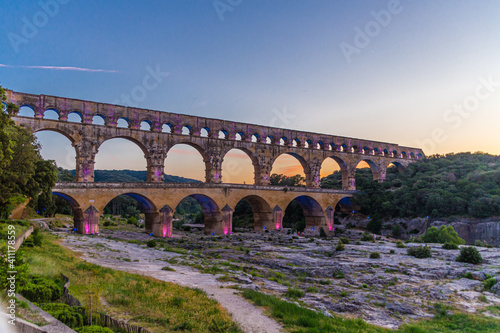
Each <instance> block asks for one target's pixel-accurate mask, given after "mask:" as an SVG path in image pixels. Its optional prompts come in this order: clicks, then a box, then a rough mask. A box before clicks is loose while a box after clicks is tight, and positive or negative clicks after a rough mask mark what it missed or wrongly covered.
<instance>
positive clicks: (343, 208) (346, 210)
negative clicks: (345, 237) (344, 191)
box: [334, 197, 359, 226]
mask: <svg viewBox="0 0 500 333" xmlns="http://www.w3.org/2000/svg"><path fill="white" fill-rule="evenodd" d="M358 210H359V207H357V206H355V205H354V203H353V201H352V198H351V197H343V198H342V199H340V200H339V202H337V204H336V205H335V212H334V223H335V224H341V225H344V226H345V225H347V222H346V221H347V220H348V218H349V217H351V216H352V215H353V214H356V211H358Z"/></svg>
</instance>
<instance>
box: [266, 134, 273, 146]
mask: <svg viewBox="0 0 500 333" xmlns="http://www.w3.org/2000/svg"><path fill="white" fill-rule="evenodd" d="M273 141H274V140H273V137H272V136H267V137H266V144H268V145H269V144H271V143H273Z"/></svg>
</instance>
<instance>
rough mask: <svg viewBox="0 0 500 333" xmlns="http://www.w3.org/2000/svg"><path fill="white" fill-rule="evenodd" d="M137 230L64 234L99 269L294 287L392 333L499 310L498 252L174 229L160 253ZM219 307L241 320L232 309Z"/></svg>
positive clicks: (356, 238) (313, 302) (319, 303)
mask: <svg viewBox="0 0 500 333" xmlns="http://www.w3.org/2000/svg"><path fill="white" fill-rule="evenodd" d="M140 230H141V229H139V228H138V229H137V231H136V232H133V231H122V230H116V229H114V230H113V229H107V230H106V229H104V230H102V231H101V234H100V235H99V236H90V237H89V236H77V235H71V234H68V233H59V234H60V235H63V236H64V242H63V245H65V246H67V247H69V248H71V249H73V250H75V251H78V252H82V253H84V254H85V255H84V258H86V260H89V261H91V262H93V263H96V264H100V265H103V266H107V267H112V268H117V269H122V270H128V271H132V272H136V273H141V271H142V272H143V273H144V272H145V271H147V272H148V273H147V274H148V275H152V276H155V277H158V278H161V279H162V280H166V281H173V282H176V283H179V284H183V285H188V286H192V287H201V288H203V287H204V286H205V287H206V286H210V288H212V289H210V290H211V292H210V294H212V295H214V290H216V289H215V288H213V287H216V288H218V289H220V290H227V291H228V292H229V291H231V292H230V293H227V295H229V294H231V295H233V294H234V289H236V290H237V289H241V288H252V289H256V290H260V291H262V292H266V293H271V294H275V295H279V296H280V297H284V298H287V296H286V295H285V294H286V292H287V291H288V290H289V288H298V289H300V290H302V291H303V292H304V295H303V296H302V297H300V295H298V297H297V296H295V297H294V298H291V299H290V300H291V301H295V302H298V303H299V304H301V305H303V306H306V307H310V308H313V309H316V310H318V311H321V312H324V313H325V314H329V313H337V314H341V315H343V316H349V317H361V318H363V319H364V320H366V321H367V322H369V323H372V324H375V325H379V326H383V327H388V328H396V327H398V326H399V325H401V324H402V323H404V322H407V321H410V320H414V319H420V318H425V317H430V316H433V315H434V313H435V311H434V306H435V304H436V303H441V304H443V305H445V306H449V307H450V308H452V309H454V311H468V312H476V311H481V310H482V309H483V308H485V307H486V306H488V305H493V304H498V303H500V290H499V289H500V284H497V285H496V286H495V287H494V288H492V290H497V292H498V293H499V295H497V294H495V293H494V292H492V291H490V290H485V289H484V283H483V280H485V279H486V278H488V277H490V276H491V277H496V278H497V281H500V249H498V248H478V250H479V251H480V253H481V255H482V257H483V258H484V262H483V263H482V264H480V265H471V264H464V263H459V262H456V261H455V258H456V257H457V255H458V253H459V251H458V250H444V249H442V248H441V245H440V244H435V245H431V247H432V258H427V259H417V258H414V257H411V256H409V255H407V248H401V247H397V246H396V243H395V240H391V239H388V238H385V237H382V238H377V240H376V242H366V241H360V238H361V234H362V232H361V231H356V230H349V231H348V232H347V233H345V234H344V235H342V236H345V237H347V238H348V239H350V242H349V244H346V245H345V249H344V250H343V251H335V246H336V244H337V243H338V238H332V239H319V238H304V237H298V236H296V235H293V234H291V233H287V230H283V231H281V232H269V233H254V232H247V233H235V234H233V235H231V236H206V235H203V234H201V232H181V231H178V230H176V231H175V235H174V238H170V239H164V240H158V239H156V240H157V245H156V247H155V248H148V247H147V246H146V245H145V242H146V241H147V240H150V239H153V237H151V236H148V235H146V234H144V233H139V231H140ZM142 230H143V229H142ZM405 245H406V246H407V247H411V246H420V245H421V244H411V243H408V244H405ZM372 252H379V253H380V258H379V259H370V253H372ZM162 268H163V270H162ZM467 273H470V274H467ZM465 275H467V276H468V278H466V277H465ZM219 296H220V295H219ZM214 297H215V298H217V295H215V296H214ZM219 301H220V300H219ZM221 304H222V305H223V306H225V307H226V308H228V310H229V311H230V312H232V313H236V312H237V311H234V309H230V308H229V307H231V306H232V305H231V304H230V303H228V304H224V303H223V302H221ZM238 306H242V305H241V304H240V305H238ZM247 310H248V309H247ZM248 311H250V310H248ZM486 314H487V315H488V313H486ZM490 315H493V314H490ZM233 316H234V314H233ZM235 320H237V321H238V319H237V318H235ZM273 327H275V329H276V330H278V329H279V326H273ZM248 331H251V330H248ZM255 331H259V329H255Z"/></svg>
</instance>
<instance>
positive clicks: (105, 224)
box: [102, 221, 111, 227]
mask: <svg viewBox="0 0 500 333" xmlns="http://www.w3.org/2000/svg"><path fill="white" fill-rule="evenodd" d="M102 225H103V226H105V227H109V226H110V225H111V222H109V221H105V222H104V223H103V224H102Z"/></svg>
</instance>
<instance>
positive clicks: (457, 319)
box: [243, 289, 500, 333]
mask: <svg viewBox="0 0 500 333" xmlns="http://www.w3.org/2000/svg"><path fill="white" fill-rule="evenodd" d="M243 296H244V297H245V298H247V299H249V300H251V301H252V302H253V303H254V304H255V305H256V306H261V307H263V308H264V309H265V312H266V313H267V314H268V315H270V316H271V317H272V318H274V319H276V320H278V321H279V322H281V323H282V324H283V325H284V327H285V328H286V329H287V330H288V331H290V332H297V333H298V332H301V333H320V332H321V333H326V332H345V333H351V332H352V333H359V332H367V333H371V332H401V333H424V332H435V333H451V332H465V333H468V332H470V333H473V332H479V333H494V332H500V320H497V319H493V318H490V317H485V316H482V315H472V314H461V313H459V314H454V315H445V314H442V315H438V316H436V317H434V318H433V319H430V320H421V321H418V322H415V323H410V324H405V325H403V326H401V327H400V329H399V330H397V331H394V330H389V329H384V328H381V327H378V326H374V325H370V324H367V323H366V322H365V321H363V320H361V319H344V318H341V317H337V316H334V317H327V316H325V315H323V314H321V313H319V312H315V311H312V310H309V309H305V308H302V307H300V306H298V305H296V304H293V303H289V302H285V301H282V300H280V299H279V298H277V297H275V296H271V295H266V294H263V293H260V292H257V291H253V290H248V289H247V290H245V291H244V292H243ZM491 308H492V310H495V309H496V310H497V307H491ZM491 312H494V311H491Z"/></svg>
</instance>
